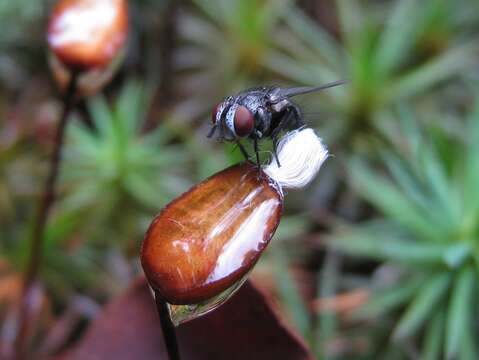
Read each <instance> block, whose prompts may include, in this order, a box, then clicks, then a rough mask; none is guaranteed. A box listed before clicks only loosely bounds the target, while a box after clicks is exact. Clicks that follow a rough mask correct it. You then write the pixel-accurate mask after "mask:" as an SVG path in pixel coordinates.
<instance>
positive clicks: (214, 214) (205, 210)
mask: <svg viewBox="0 0 479 360" xmlns="http://www.w3.org/2000/svg"><path fill="white" fill-rule="evenodd" d="M282 204H283V198H282V195H281V194H280V193H279V192H278V190H277V189H276V187H275V186H274V185H272V183H271V180H270V179H269V178H268V176H267V175H266V174H264V173H261V174H259V173H258V169H257V167H255V166H253V165H251V164H242V165H236V166H233V167H230V168H228V169H226V170H223V171H221V172H219V173H217V174H216V175H214V176H212V177H211V178H209V179H207V180H205V181H204V182H202V183H200V184H199V185H197V186H195V187H193V188H192V189H191V190H189V191H188V192H186V193H185V194H183V195H182V196H180V197H179V198H177V199H176V200H174V201H172V202H171V203H170V204H168V205H167V206H166V207H165V208H164V209H163V211H162V212H161V213H160V214H159V215H158V216H157V217H156V218H155V220H154V221H153V222H152V224H151V225H150V228H149V230H148V232H147V234H146V238H145V240H144V242H143V247H142V254H141V262H142V265H143V269H144V271H145V274H146V276H147V278H148V280H149V282H150V284H151V286H152V287H154V288H155V289H157V290H158V291H159V293H160V294H161V296H163V298H164V299H165V300H166V301H168V302H169V303H172V304H194V303H197V302H200V301H204V300H207V299H210V298H212V297H214V296H216V295H218V294H219V293H221V292H222V291H224V290H226V289H227V288H229V287H230V286H232V285H233V284H234V283H235V282H237V281H238V280H240V279H241V278H242V277H243V276H244V275H245V274H246V273H247V272H248V271H249V270H250V269H251V268H252V267H253V265H254V264H255V263H256V261H257V260H258V258H259V256H260V255H261V253H262V251H263V250H264V249H265V247H266V245H267V244H268V242H269V241H270V239H271V237H272V236H273V234H274V232H275V231H276V228H277V226H278V224H279V220H280V216H281V211H282Z"/></svg>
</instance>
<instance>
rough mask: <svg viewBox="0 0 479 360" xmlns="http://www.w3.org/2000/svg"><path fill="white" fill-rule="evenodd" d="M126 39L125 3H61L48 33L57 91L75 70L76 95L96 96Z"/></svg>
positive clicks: (66, 0)
mask: <svg viewBox="0 0 479 360" xmlns="http://www.w3.org/2000/svg"><path fill="white" fill-rule="evenodd" d="M127 38H128V5H127V2H126V0H60V1H59V2H58V3H57V5H56V6H55V8H54V9H53V12H52V15H51V18H50V22H49V25H48V30H47V40H48V44H49V46H50V49H51V53H50V65H51V67H52V70H53V75H54V77H55V80H56V81H57V83H58V84H59V86H60V88H61V89H65V88H66V87H67V85H68V83H69V80H70V78H71V74H72V72H73V71H75V72H79V73H80V76H79V79H78V88H79V93H80V94H81V95H92V94H94V93H96V92H97V91H98V90H99V89H101V88H102V87H103V86H104V85H105V84H106V83H108V82H109V81H110V80H111V78H112V77H113V75H114V73H115V72H116V69H117V68H118V67H119V65H120V64H121V60H122V59H123V53H124V49H125V47H126V41H127Z"/></svg>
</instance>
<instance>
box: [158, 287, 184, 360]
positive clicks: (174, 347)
mask: <svg viewBox="0 0 479 360" xmlns="http://www.w3.org/2000/svg"><path fill="white" fill-rule="evenodd" d="M155 301H156V309H157V310H158V316H159V317H160V323H161V330H162V331H163V339H164V340H165V345H166V350H167V351H168V357H169V358H170V360H180V353H179V351H178V341H177V339H176V332H175V326H174V325H173V323H172V322H171V317H170V313H169V311H168V305H167V303H166V301H165V300H163V299H162V297H161V295H160V294H159V293H158V292H157V291H155Z"/></svg>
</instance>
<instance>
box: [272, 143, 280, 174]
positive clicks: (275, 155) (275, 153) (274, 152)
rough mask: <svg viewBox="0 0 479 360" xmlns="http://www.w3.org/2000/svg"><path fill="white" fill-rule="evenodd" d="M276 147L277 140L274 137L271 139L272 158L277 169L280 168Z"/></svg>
mask: <svg viewBox="0 0 479 360" xmlns="http://www.w3.org/2000/svg"><path fill="white" fill-rule="evenodd" d="M277 145H278V138H277V137H276V136H275V137H274V138H273V156H274V159H275V160H276V164H277V165H278V167H281V164H280V162H279V159H278V149H277Z"/></svg>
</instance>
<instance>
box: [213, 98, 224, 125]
mask: <svg viewBox="0 0 479 360" xmlns="http://www.w3.org/2000/svg"><path fill="white" fill-rule="evenodd" d="M222 104H223V103H222V102H220V103H218V104H216V106H215V107H214V108H213V111H212V112H211V122H212V123H213V124H216V115H217V114H218V111H219V110H220V109H221V105H222Z"/></svg>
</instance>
